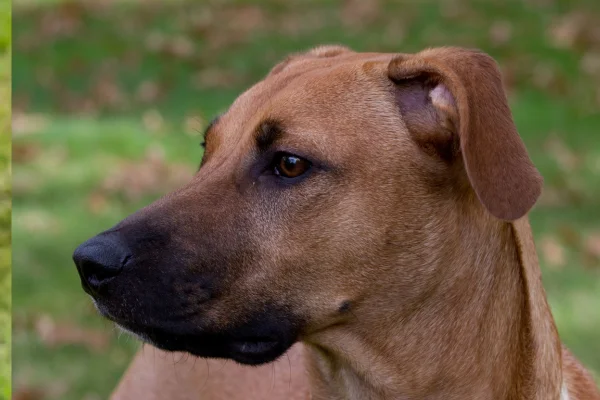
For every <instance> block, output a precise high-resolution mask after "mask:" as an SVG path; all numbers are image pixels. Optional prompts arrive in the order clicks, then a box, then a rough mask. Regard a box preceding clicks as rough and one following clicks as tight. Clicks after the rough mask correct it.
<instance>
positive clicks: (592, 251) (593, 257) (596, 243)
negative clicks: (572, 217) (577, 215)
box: [583, 233, 600, 268]
mask: <svg viewBox="0 0 600 400" xmlns="http://www.w3.org/2000/svg"><path fill="white" fill-rule="evenodd" d="M583 251H584V256H585V257H587V258H588V259H589V263H588V265H595V266H596V267H597V268H600V233H591V234H590V235H588V237H587V238H586V239H585V242H584V244H583Z"/></svg>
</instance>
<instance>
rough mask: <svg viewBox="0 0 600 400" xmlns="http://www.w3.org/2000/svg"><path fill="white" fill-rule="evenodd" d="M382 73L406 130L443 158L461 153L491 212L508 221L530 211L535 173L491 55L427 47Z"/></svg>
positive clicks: (537, 183)
mask: <svg viewBox="0 0 600 400" xmlns="http://www.w3.org/2000/svg"><path fill="white" fill-rule="evenodd" d="M388 76H389V78H390V79H391V80H392V81H393V82H394V83H395V85H396V88H395V91H396V99H397V101H398V104H399V106H400V109H401V112H402V113H403V118H404V120H405V122H406V124H407V127H408V129H409V131H411V134H413V136H416V137H417V139H418V140H421V141H422V142H423V143H425V144H426V145H427V146H434V148H435V149H436V151H438V152H440V153H441V154H445V155H446V156H452V155H453V154H454V155H456V154H458V153H459V152H460V155H461V156H462V160H463V163H464V168H465V170H466V173H467V176H468V178H469V181H470V183H471V186H472V187H473V189H474V191H475V193H476V194H477V197H478V198H479V200H480V201H481V203H482V204H483V205H484V206H485V207H486V208H487V210H488V211H489V212H490V213H491V214H492V215H494V216H496V217H497V218H500V219H503V220H515V219H518V218H520V217H522V216H523V215H525V214H526V213H527V212H528V211H529V210H530V209H531V207H532V206H533V205H534V203H535V202H536V200H537V198H538V197H539V195H540V192H541V189H542V178H541V176H540V174H539V172H538V171H537V169H536V168H535V166H534V165H533V163H532V162H531V160H530V158H529V156H528V154H527V150H526V148H525V145H524V143H523V141H522V140H521V138H520V137H519V134H518V132H517V129H516V127H515V124H514V122H513V120H512V115H511V112H510V109H509V106H508V101H507V99H506V94H505V92H504V89H503V86H502V79H501V75H500V71H499V70H498V67H497V65H496V63H495V61H494V60H493V59H492V58H491V57H490V56H488V55H486V54H484V53H482V52H479V51H476V50H467V49H461V48H438V49H429V50H425V51H423V52H421V53H418V54H415V55H399V56H397V57H395V58H394V59H392V61H391V62H390V63H389V65H388ZM454 143H458V145H457V146H456V147H454V146H453V144H454Z"/></svg>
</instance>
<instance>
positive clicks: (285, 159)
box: [274, 153, 311, 178]
mask: <svg viewBox="0 0 600 400" xmlns="http://www.w3.org/2000/svg"><path fill="white" fill-rule="evenodd" d="M310 165H311V164H310V162H309V161H308V160H305V159H303V158H300V157H298V156H295V155H293V154H288V153H280V154H278V155H276V156H275V163H274V172H275V174H276V175H279V176H282V177H284V178H296V177H299V176H300V175H302V174H304V173H305V172H306V171H308V170H309V169H310Z"/></svg>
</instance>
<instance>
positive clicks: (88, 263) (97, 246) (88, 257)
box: [73, 235, 131, 291]
mask: <svg viewBox="0 0 600 400" xmlns="http://www.w3.org/2000/svg"><path fill="white" fill-rule="evenodd" d="M130 259H131V254H129V252H128V251H127V249H126V248H125V246H124V245H123V243H122V242H121V241H120V240H119V238H118V237H115V236H108V235H107V236H104V235H100V236H96V237H94V238H92V239H90V240H88V241H87V242H85V243H83V244H82V245H81V246H79V247H78V248H77V249H76V250H75V252H74V253H73V261H74V262H75V265H76V266H77V271H78V272H79V275H80V277H81V283H82V285H83V288H84V289H85V290H86V291H90V290H91V291H96V290H98V289H99V288H100V287H101V286H102V285H105V284H107V283H108V282H110V281H111V280H113V279H114V278H115V277H116V276H117V275H119V274H120V273H121V271H122V270H123V267H124V266H125V264H126V263H127V262H129V261H130Z"/></svg>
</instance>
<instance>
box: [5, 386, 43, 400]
mask: <svg viewBox="0 0 600 400" xmlns="http://www.w3.org/2000/svg"><path fill="white" fill-rule="evenodd" d="M45 393H46V392H45V391H44V390H42V389H40V388H37V387H26V386H20V387H17V388H15V389H14V391H13V393H12V400H42V399H44V398H46V397H45V396H44V394H45Z"/></svg>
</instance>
